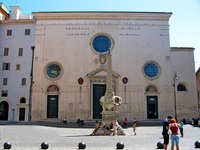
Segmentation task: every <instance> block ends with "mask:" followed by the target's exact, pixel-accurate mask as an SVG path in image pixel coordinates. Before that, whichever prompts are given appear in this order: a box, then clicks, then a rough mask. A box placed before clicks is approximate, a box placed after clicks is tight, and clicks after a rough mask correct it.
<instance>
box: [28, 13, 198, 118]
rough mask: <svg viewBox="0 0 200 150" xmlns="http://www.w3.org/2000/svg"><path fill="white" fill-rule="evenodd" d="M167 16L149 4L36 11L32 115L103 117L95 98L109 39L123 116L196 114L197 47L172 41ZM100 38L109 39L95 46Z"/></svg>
mask: <svg viewBox="0 0 200 150" xmlns="http://www.w3.org/2000/svg"><path fill="white" fill-rule="evenodd" d="M170 16H171V13H153V12H152V13H151V12H148V13H147V12H46V13H45V12H43V13H42V12H35V13H33V17H34V19H35V54H34V68H33V70H34V74H33V80H34V84H33V91H32V121H38V120H44V119H47V118H50V119H53V118H64V117H66V118H68V119H70V120H76V119H78V118H81V119H85V120H89V119H101V115H100V113H101V111H102V110H101V106H100V104H99V98H100V97H101V96H103V95H104V93H105V84H106V74H107V69H106V53H105V52H104V51H103V50H104V49H101V47H105V48H106V46H108V45H109V46H108V47H109V48H110V50H111V54H112V72H113V89H114V92H115V95H118V96H120V97H122V99H123V102H122V105H121V106H120V107H118V108H117V111H118V112H119V119H120V120H122V119H124V118H125V117H127V118H128V120H132V119H133V118H134V117H135V118H139V119H141V120H146V119H163V118H165V117H166V116H167V115H169V114H172V115H175V114H176V117H177V118H183V117H193V116H195V115H197V93H196V90H195V87H196V79H195V71H194V70H195V69H194V56H193V50H194V48H179V47H174V48H171V47H170V36H169V24H168V23H169V18H170ZM96 37H98V38H96ZM101 37H103V38H102V39H101ZM108 39H109V40H108ZM102 41H103V42H105V43H106V44H107V45H106V44H105V43H103V45H100V48H98V46H97V47H95V46H96V45H95V44H97V45H98V44H99V42H102ZM104 44H105V45H104ZM95 48H97V49H99V50H102V51H101V52H99V51H97V50H96V49H95ZM174 72H176V75H177V76H174ZM173 85H174V86H173ZM177 89H178V90H177ZM175 106H176V107H175Z"/></svg>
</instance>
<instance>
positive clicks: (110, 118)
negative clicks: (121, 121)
mask: <svg viewBox="0 0 200 150" xmlns="http://www.w3.org/2000/svg"><path fill="white" fill-rule="evenodd" d="M101 114H102V124H101V127H100V129H99V130H98V131H97V133H96V135H104V131H103V126H104V125H105V124H106V125H107V126H108V127H110V123H111V122H112V123H113V126H114V128H115V120H116V119H117V116H118V112H117V111H103V112H102V113H101ZM114 134H115V135H125V133H124V130H123V129H122V127H121V126H120V125H119V126H118V127H117V130H116V131H115V132H114ZM106 135H110V132H109V131H108V132H107V133H106Z"/></svg>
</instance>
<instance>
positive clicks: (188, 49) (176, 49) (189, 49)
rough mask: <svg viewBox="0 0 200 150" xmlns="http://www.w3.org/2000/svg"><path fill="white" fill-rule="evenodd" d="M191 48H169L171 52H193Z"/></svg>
mask: <svg viewBox="0 0 200 150" xmlns="http://www.w3.org/2000/svg"><path fill="white" fill-rule="evenodd" d="M194 49H195V48H193V47H171V51H192V52H193V51H194Z"/></svg>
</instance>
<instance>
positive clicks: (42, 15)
mask: <svg viewBox="0 0 200 150" xmlns="http://www.w3.org/2000/svg"><path fill="white" fill-rule="evenodd" d="M32 14H33V17H34V19H36V20H74V19H76V20H85V19H87V20H159V21H168V20H169V18H170V17H171V15H172V13H167V12H166V13H165V12H33V13H32Z"/></svg>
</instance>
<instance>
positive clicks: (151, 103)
mask: <svg viewBox="0 0 200 150" xmlns="http://www.w3.org/2000/svg"><path fill="white" fill-rule="evenodd" d="M147 119H158V97H157V96H147Z"/></svg>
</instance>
